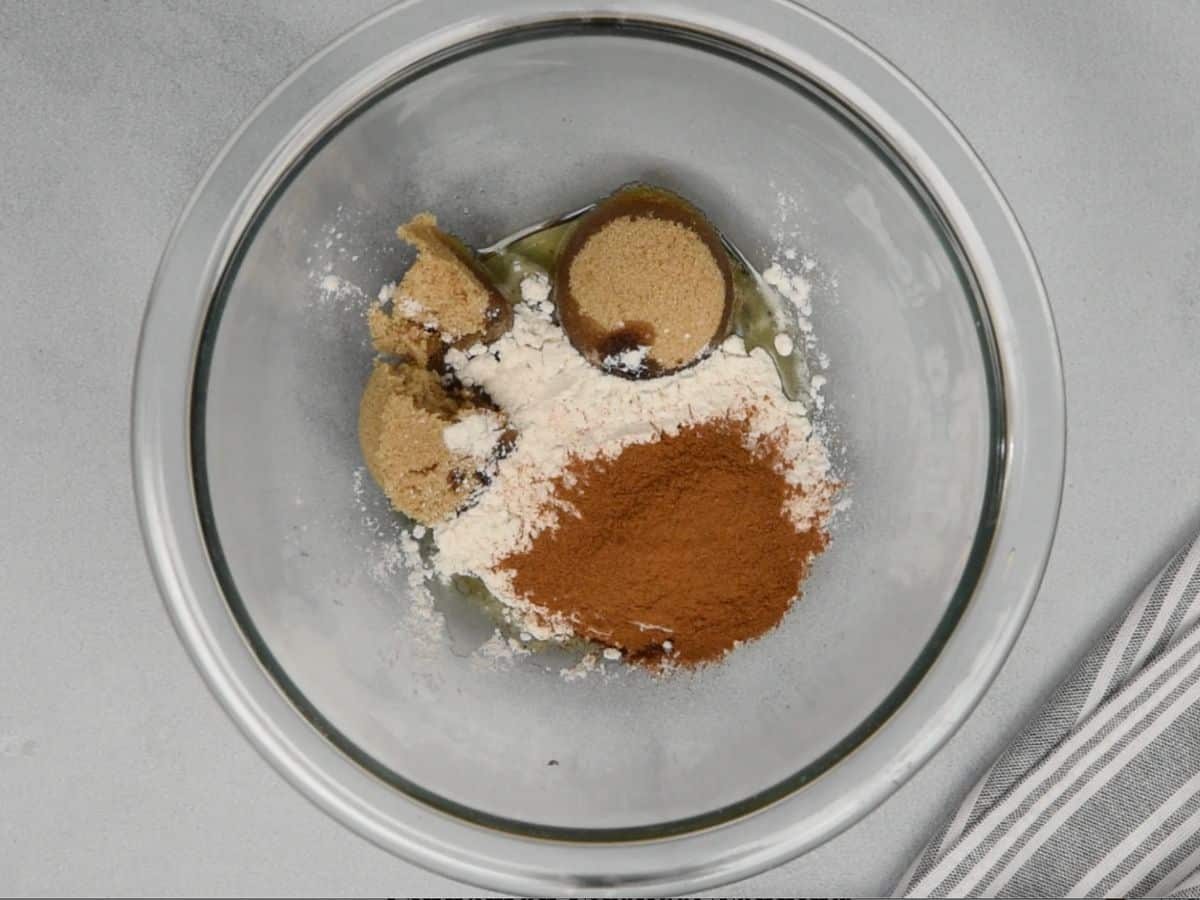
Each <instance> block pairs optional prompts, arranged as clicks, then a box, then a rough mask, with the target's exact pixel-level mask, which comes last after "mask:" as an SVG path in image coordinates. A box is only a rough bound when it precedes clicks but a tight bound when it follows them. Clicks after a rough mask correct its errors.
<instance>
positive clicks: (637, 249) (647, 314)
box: [557, 187, 733, 375]
mask: <svg viewBox="0 0 1200 900" xmlns="http://www.w3.org/2000/svg"><path fill="white" fill-rule="evenodd" d="M557 275H558V283H559V285H560V292H559V293H560V300H559V315H560V317H561V319H562V324H563V329H564V330H565V331H566V332H567V335H568V337H569V338H570V339H571V342H572V344H574V345H575V347H576V348H577V349H578V350H580V352H582V353H583V354H584V355H585V356H587V357H588V359H589V360H590V361H591V362H593V363H594V364H597V365H600V366H603V367H605V368H608V369H619V368H620V366H619V365H615V364H614V361H615V360H618V359H619V358H620V355H621V354H622V353H625V352H626V351H630V350H634V349H636V348H637V347H642V346H644V347H647V348H648V351H647V353H646V360H645V371H644V372H640V373H633V374H648V375H656V374H665V373H668V372H672V371H675V370H677V369H680V368H683V367H684V366H687V365H689V364H690V363H692V362H695V361H696V360H697V359H699V358H700V357H702V356H703V355H704V354H705V353H706V352H707V351H708V350H709V349H711V348H712V347H713V346H715V344H716V343H718V342H719V341H720V340H721V339H722V338H724V336H725V333H726V331H727V329H728V325H729V318H730V314H731V311H732V300H733V281H732V273H731V270H730V265H729V260H728V256H727V255H726V254H725V252H724V249H723V248H722V246H721V244H720V239H719V237H718V236H717V234H716V232H715V230H713V228H712V226H711V225H709V224H708V222H707V221H706V220H705V219H704V217H703V215H702V214H701V213H700V212H699V211H698V210H695V209H694V208H693V207H691V206H690V205H688V204H687V203H686V202H685V201H683V200H681V199H679V198H676V197H674V195H671V194H667V193H666V192H665V191H661V190H659V189H654V188H646V187H634V188H626V189H624V190H623V191H619V192H618V193H617V194H614V195H613V196H612V197H610V198H609V199H608V200H606V201H604V202H603V203H601V204H599V205H597V207H596V208H595V209H594V210H593V211H592V212H591V213H589V214H588V215H587V216H585V217H584V218H583V219H581V220H580V223H579V225H578V226H577V227H576V230H575V231H574V232H573V233H572V234H571V236H570V237H569V238H568V239H567V244H566V246H565V247H564V250H563V252H562V254H561V255H560V257H559V269H558V273H557ZM626 374H631V373H629V372H626Z"/></svg>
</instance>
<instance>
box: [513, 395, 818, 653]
mask: <svg viewBox="0 0 1200 900" xmlns="http://www.w3.org/2000/svg"><path fill="white" fill-rule="evenodd" d="M749 443H752V442H750V441H749V439H748V435H747V426H746V425H745V423H743V422H739V421H735V420H729V419H720V420H715V421H711V422H706V423H703V424H700V425H694V426H690V427H687V428H684V429H682V430H681V431H680V432H679V433H678V434H676V435H673V436H670V435H667V436H664V437H662V438H661V439H659V440H657V441H655V442H653V443H647V444H633V445H631V446H629V447H626V448H625V449H624V450H622V451H621V453H620V454H619V455H618V456H616V457H615V458H613V459H610V460H604V459H595V460H589V461H584V462H580V461H577V462H575V463H573V464H571V465H570V466H569V467H568V469H567V471H566V473H565V475H564V476H563V477H562V478H560V479H559V481H558V482H557V484H556V491H555V501H556V502H558V501H562V502H565V503H567V504H570V508H572V509H573V511H574V513H575V514H564V515H562V516H561V517H560V518H559V521H558V524H557V526H556V527H554V528H551V529H547V530H545V531H543V532H541V533H540V534H539V535H538V536H537V537H536V538H535V539H534V541H533V544H532V546H531V547H530V548H529V550H527V551H525V552H522V553H518V554H514V555H512V556H509V557H508V558H506V559H504V560H503V561H502V562H501V563H500V568H501V569H502V570H505V571H507V572H510V573H511V575H512V584H513V588H514V590H515V591H516V592H517V593H518V594H519V595H520V596H522V597H524V598H525V599H527V600H529V601H530V602H531V603H533V604H535V605H536V606H538V607H540V608H542V609H543V610H545V611H546V612H548V613H550V614H560V615H562V616H565V617H566V618H567V619H568V620H570V621H571V622H573V623H574V625H575V628H576V631H577V632H578V633H579V634H580V635H581V636H583V637H586V638H590V639H592V640H595V641H598V642H600V643H602V644H605V645H608V646H613V647H617V648H620V649H621V650H622V651H624V652H625V654H626V655H627V657H628V658H630V659H632V660H634V661H642V662H645V663H651V664H653V663H658V662H660V661H662V660H663V659H664V658H669V659H670V660H671V661H673V662H677V663H680V664H683V665H695V664H698V663H703V662H707V661H711V660H716V659H719V658H720V657H721V656H723V655H724V654H725V653H726V652H727V651H728V650H730V649H731V648H732V647H733V646H734V645H735V644H736V643H737V642H739V641H747V640H751V639H753V638H756V637H759V636H760V635H762V634H763V633H765V632H766V631H768V630H770V629H771V628H773V627H774V626H775V625H777V624H778V623H779V621H780V619H782V618H783V615H784V613H786V612H787V610H788V608H789V607H790V606H791V604H792V602H793V600H794V599H795V598H796V597H797V595H798V591H799V585H800V582H801V581H802V579H803V578H804V576H805V575H806V573H807V571H808V567H809V563H810V561H811V560H812V558H813V557H814V556H815V555H816V554H818V553H820V552H821V551H822V550H823V549H824V548H825V544H826V542H827V536H826V534H825V532H824V531H823V530H822V528H821V527H820V526H819V524H818V526H817V527H813V528H810V529H808V530H805V531H798V530H797V529H796V526H795V525H794V523H793V522H792V521H791V519H790V518H789V517H788V514H787V512H786V509H785V504H786V503H787V501H788V500H789V499H790V498H792V497H793V496H794V494H793V492H794V491H796V490H797V489H796V488H794V487H791V486H789V485H788V483H787V481H786V480H785V478H784V476H783V475H782V474H781V473H780V471H779V466H778V462H779V457H778V449H777V448H776V447H775V446H774V445H772V444H770V443H769V442H763V441H759V442H758V443H757V445H756V446H755V448H754V449H750V448H749V447H748V444H749Z"/></svg>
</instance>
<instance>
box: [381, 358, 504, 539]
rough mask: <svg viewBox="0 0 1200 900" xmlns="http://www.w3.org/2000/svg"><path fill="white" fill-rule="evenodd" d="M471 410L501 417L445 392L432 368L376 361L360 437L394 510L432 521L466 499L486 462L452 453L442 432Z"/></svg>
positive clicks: (440, 517) (428, 521)
mask: <svg viewBox="0 0 1200 900" xmlns="http://www.w3.org/2000/svg"><path fill="white" fill-rule="evenodd" d="M474 415H490V416H497V417H498V416H499V414H498V413H496V412H495V411H493V410H490V409H487V408H486V407H481V406H479V405H477V404H475V403H474V402H473V401H471V400H469V399H468V398H466V397H459V396H455V395H452V394H450V393H449V392H448V391H447V390H446V389H445V388H444V387H443V386H442V383H441V381H440V380H439V378H438V376H437V375H436V374H434V373H433V372H430V371H428V370H426V369H422V368H419V367H417V366H411V365H404V364H399V365H396V364H390V363H383V362H381V363H376V365H375V369H374V370H373V371H372V372H371V377H370V379H369V380H368V381H367V386H366V388H365V389H364V390H363V396H362V403H361V405H360V406H359V413H358V437H359V443H360V444H361V445H362V452H363V457H364V459H365V460H366V463H367V469H368V470H369V471H370V473H371V476H372V477H373V478H374V479H375V481H376V482H378V483H379V486H380V487H381V488H382V489H383V491H384V493H385V494H387V496H388V499H389V500H390V501H391V502H392V505H393V506H394V507H395V508H396V509H398V510H399V511H400V512H402V513H404V514H406V515H408V516H409V517H410V518H412V519H414V520H416V521H417V522H420V523H422V524H425V525H431V524H433V523H435V522H438V521H441V520H442V519H445V518H447V517H448V516H450V515H452V514H453V513H454V512H455V511H456V510H458V509H459V508H460V507H461V506H463V504H464V503H466V501H467V500H468V498H469V497H470V495H471V493H472V491H474V490H475V489H476V488H477V487H478V486H479V484H480V483H481V476H480V474H479V471H480V469H481V468H482V466H484V465H485V464H486V463H487V459H486V458H479V457H475V456H471V455H468V454H466V453H454V452H452V451H451V450H450V449H449V448H448V447H447V446H446V441H445V438H444V433H445V430H446V429H447V428H448V427H449V426H451V425H453V424H455V423H456V422H460V421H463V420H464V419H466V418H469V417H470V416H474Z"/></svg>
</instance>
